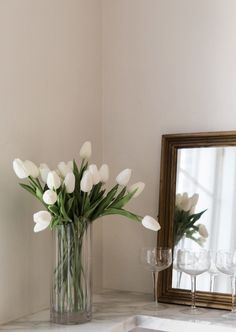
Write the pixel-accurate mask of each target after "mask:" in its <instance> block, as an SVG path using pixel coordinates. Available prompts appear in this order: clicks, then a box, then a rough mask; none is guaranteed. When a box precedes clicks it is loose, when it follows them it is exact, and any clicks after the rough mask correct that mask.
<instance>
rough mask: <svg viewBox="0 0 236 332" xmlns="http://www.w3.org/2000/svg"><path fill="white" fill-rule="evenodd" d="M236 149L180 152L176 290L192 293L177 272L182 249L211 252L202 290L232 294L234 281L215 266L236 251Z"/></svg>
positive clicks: (199, 287)
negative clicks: (221, 255) (221, 254)
mask: <svg viewBox="0 0 236 332" xmlns="http://www.w3.org/2000/svg"><path fill="white" fill-rule="evenodd" d="M235 202H236V147H235V146H222V147H221V146H219V147H196V148H181V149H178V150H177V173H176V200H175V217H174V219H175V220H174V242H175V243H174V262H173V272H172V287H173V288H180V289H190V288H191V285H190V280H189V277H188V275H186V274H185V273H183V272H181V271H178V268H177V265H176V260H175V257H176V253H177V250H178V249H183V248H185V249H199V248H201V247H202V248H204V249H209V250H210V251H211V253H212V262H211V268H210V270H209V271H207V272H205V273H203V274H202V275H200V276H199V277H198V281H197V290H200V291H204V292H218V293H230V292H231V285H230V277H229V276H226V275H224V274H223V273H221V272H219V271H218V270H217V269H216V267H215V253H216V251H217V250H220V249H222V250H227V251H230V250H235V249H236V241H235V234H236V220H235V216H236V204H235Z"/></svg>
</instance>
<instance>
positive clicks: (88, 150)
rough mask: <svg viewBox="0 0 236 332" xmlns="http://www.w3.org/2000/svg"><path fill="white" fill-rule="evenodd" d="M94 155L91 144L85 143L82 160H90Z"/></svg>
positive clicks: (81, 153) (80, 153)
mask: <svg viewBox="0 0 236 332" xmlns="http://www.w3.org/2000/svg"><path fill="white" fill-rule="evenodd" d="M91 154H92V145H91V142H89V141H86V142H84V144H83V145H82V147H81V149H80V152H79V155H80V157H81V158H82V159H89V158H90V157H91Z"/></svg>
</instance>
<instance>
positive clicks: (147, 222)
mask: <svg viewBox="0 0 236 332" xmlns="http://www.w3.org/2000/svg"><path fill="white" fill-rule="evenodd" d="M142 225H143V226H144V227H146V228H148V229H150V230H152V231H155V232H157V231H159V230H160V229H161V226H160V224H159V222H158V221H157V220H155V219H154V218H152V217H150V216H145V217H144V218H143V220H142Z"/></svg>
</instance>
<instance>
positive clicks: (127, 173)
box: [116, 168, 132, 186]
mask: <svg viewBox="0 0 236 332" xmlns="http://www.w3.org/2000/svg"><path fill="white" fill-rule="evenodd" d="M131 173H132V170H131V169H129V168H126V169H124V170H123V171H122V172H120V173H119V174H118V175H117V177H116V182H117V183H118V184H119V185H120V186H127V184H128V182H129V180H130V177H131Z"/></svg>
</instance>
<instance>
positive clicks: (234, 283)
mask: <svg viewBox="0 0 236 332" xmlns="http://www.w3.org/2000/svg"><path fill="white" fill-rule="evenodd" d="M231 289H232V312H236V276H232V278H231Z"/></svg>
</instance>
